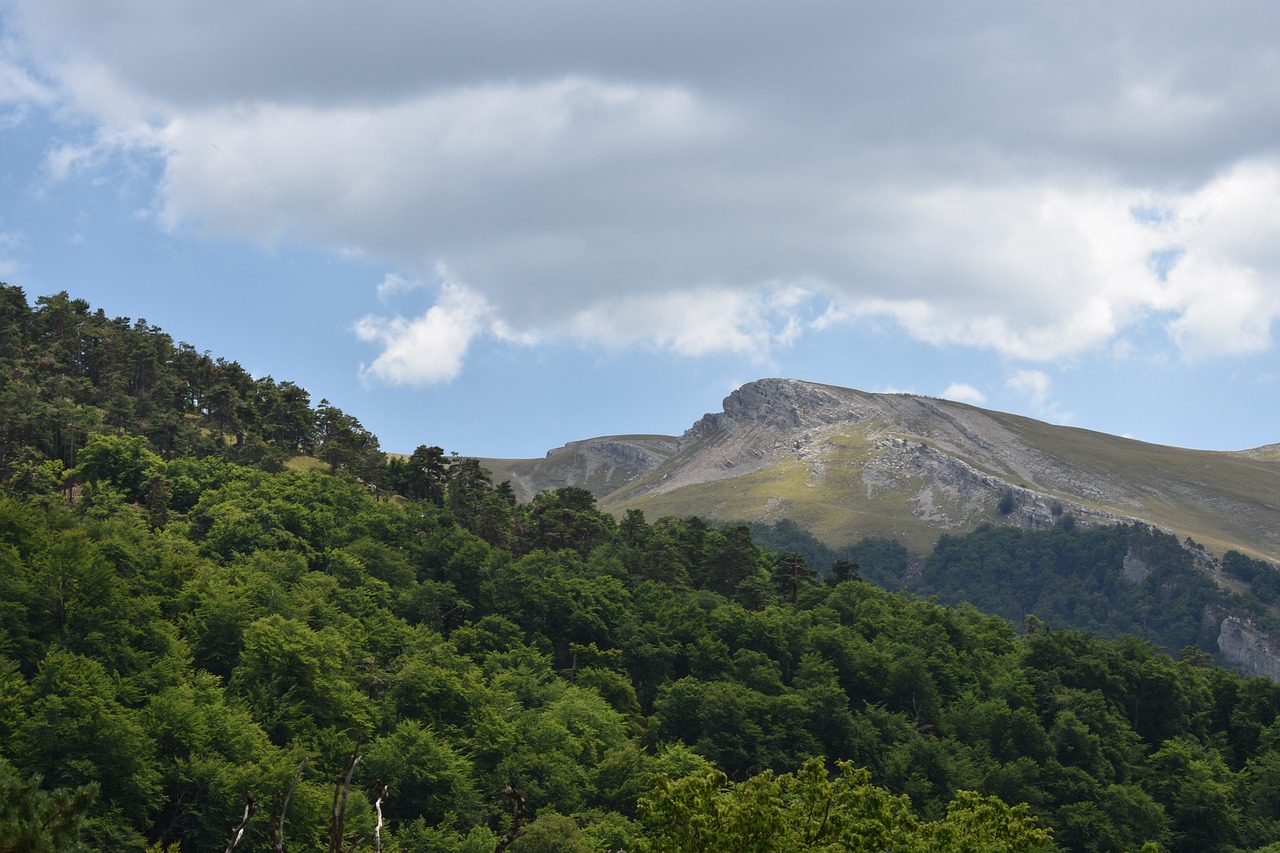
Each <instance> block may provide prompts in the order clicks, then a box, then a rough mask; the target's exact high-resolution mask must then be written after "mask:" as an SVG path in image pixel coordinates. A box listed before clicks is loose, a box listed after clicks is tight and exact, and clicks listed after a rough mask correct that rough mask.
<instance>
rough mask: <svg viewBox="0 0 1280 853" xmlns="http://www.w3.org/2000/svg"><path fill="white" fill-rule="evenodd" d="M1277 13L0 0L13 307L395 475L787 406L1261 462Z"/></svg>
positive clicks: (1175, 4)
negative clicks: (304, 430) (955, 406)
mask: <svg viewBox="0 0 1280 853" xmlns="http://www.w3.org/2000/svg"><path fill="white" fill-rule="evenodd" d="M1277 45H1280V6H1277V5H1276V4H1275V3H1274V2H1271V0H1258V1H1257V2H1255V1H1254V0H1238V2H1230V3H1226V4H1207V3H1203V2H1183V1H1182V0H1160V2H1154V0H1151V1H1150V2H1147V0H1134V1H1133V2H1126V3H1115V2H1113V0H1108V2H1100V0H1099V2H1095V1H1094V0H1080V2H1076V3H1025V2H1016V3H1015V2H997V0H974V2H969V3H955V2H951V1H950V0H918V2H917V0H903V2H898V3H871V2H862V0H838V2H820V1H815V2H809V0H800V2H796V3H788V4H766V3H742V2H736V0H735V2H725V0H706V2H702V3H698V4H691V3H687V2H678V3H677V2H669V1H668V0H648V2H645V3H622V2H616V0H548V2H528V0H525V1H524V2H499V0H471V2H468V3H456V2H455V3H441V2H435V1H434V0H368V2H364V3H360V4H354V3H350V2H333V0H306V2H302V0H254V2H252V3H247V2H244V3H241V2H232V3H228V2H227V0H217V2H214V0H184V2H181V3H175V2H156V0H113V2H111V3H102V2H100V0H0V280H2V281H5V282H7V283H9V284H12V285H18V286H21V287H22V288H23V289H24V290H25V291H26V293H27V296H28V299H29V300H31V301H34V299H35V298H36V297H37V296H39V295H44V294H52V293H57V292H59V291H63V290H65V291H68V292H69V293H71V294H72V295H73V296H77V297H80V298H84V299H87V300H88V301H89V302H90V303H91V304H92V306H93V307H94V308H95V309H96V308H102V309H103V310H105V311H106V312H107V313H108V314H109V315H111V316H128V317H132V318H135V319H137V318H145V319H146V320H147V321H148V322H150V323H152V324H154V325H157V326H159V327H161V328H162V329H164V330H165V331H166V332H168V333H169V334H171V335H172V336H173V337H174V338H175V339H176V340H181V341H185V342H187V343H190V344H192V345H194V346H195V347H196V348H197V349H200V350H208V351H210V353H211V354H212V355H214V356H221V357H225V358H228V359H231V360H235V361H238V362H240V363H241V364H242V365H243V366H244V367H245V368H246V369H247V370H249V371H250V372H252V373H253V374H254V375H256V376H266V375H270V376H273V377H274V378H276V379H277V380H280V381H283V380H289V381H293V382H296V383H298V384H299V385H302V386H304V387H306V388H307V389H308V390H309V391H310V393H311V395H312V400H313V401H314V402H319V401H320V400H321V399H322V398H324V399H328V400H329V401H330V402H331V403H333V404H334V405H337V406H339V407H340V408H342V409H343V410H344V411H346V412H348V413H350V414H352V415H354V416H355V417H357V418H358V419H359V420H360V421H361V422H362V423H363V424H364V425H365V426H366V427H367V428H369V429H370V430H372V431H373V432H374V433H376V434H377V435H378V436H379V438H380V440H381V443H382V446H383V448H384V449H386V450H390V451H396V452H410V451H412V450H413V448H415V447H416V446H418V445H420V444H428V445H431V444H436V445H440V446H442V447H444V448H445V449H446V450H454V451H457V452H459V453H462V454H463V455H475V456H490V457H534V456H541V455H543V454H544V453H545V452H546V451H547V450H549V449H551V448H554V447H557V446H559V445H562V444H564V443H565V442H567V441H572V440H576V439H581V438H588V437H592V436H598V435H609V434H625V433H660V434H676V435H678V434H679V433H681V432H683V431H684V430H685V429H686V428H688V427H689V426H690V425H692V423H693V422H694V421H696V420H697V419H698V418H699V417H700V416H701V415H702V414H703V413H704V412H708V411H719V409H720V404H721V400H722V399H723V397H724V396H725V395H726V394H728V393H729V392H730V391H732V390H733V389H734V388H735V387H737V386H739V385H741V384H742V383H744V382H748V381H751V380H753V379H758V378H762V377H767V376H785V377H791V378H797V379H806V380H812V381H816V382H824V383H828V384H833V385H840V386H844V387H850V388H858V389H861V390H864V391H901V392H910V393H917V394H927V395H931V396H938V397H947V398H950V399H954V400H958V401H961V402H967V403H973V404H976V405H981V406H983V407H985V408H990V409H996V410H1000V411H1007V412H1014V413H1017V414H1023V415H1028V416H1031V417H1035V418H1039V419H1041V420H1046V421H1050V422H1053V423H1060V424H1067V425H1071V426H1077V427H1082V428H1087V429H1093V430H1099V431H1103V432H1108V433H1113V434H1116V435H1127V436H1131V437H1133V438H1137V439H1141V440H1144V441H1151V442H1156V443H1160V444H1170V445H1177V446H1183V447H1196V448H1202V449H1212V450H1234V449H1244V448H1249V447H1255V446H1259V445H1263V444H1269V443H1274V442H1280V351H1278V350H1277V343H1276V333H1277V326H1278V324H1277V317H1280V48H1278V47H1277Z"/></svg>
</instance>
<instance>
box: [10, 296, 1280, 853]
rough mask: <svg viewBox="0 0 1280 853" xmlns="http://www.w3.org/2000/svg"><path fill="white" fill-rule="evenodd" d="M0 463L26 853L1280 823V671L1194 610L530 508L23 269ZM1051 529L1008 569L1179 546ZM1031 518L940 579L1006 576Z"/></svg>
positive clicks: (985, 846)
mask: <svg viewBox="0 0 1280 853" xmlns="http://www.w3.org/2000/svg"><path fill="white" fill-rule="evenodd" d="M0 484H2V486H3V493H2V494H0V851H19V850H23V851H26V850H102V851H155V853H174V851H187V853H194V851H204V850H229V849H235V850H241V851H255V850H262V851H266V850H298V851H304V850H305V851H310V850H330V851H337V850H351V849H360V850H385V851H441V853H443V851H468V853H470V851H476V853H479V852H480V851H484V853H488V851H495V853H501V851H503V850H510V851H512V853H522V851H523V853H537V851H565V853H580V851H606V850H608V851H618V850H628V851H655V852H656V851H703V850H705V851H711V850H716V851H723V850H735V851H738V850H741V851H790V850H861V849H868V850H870V849H895V850H921V851H923V850H939V851H941V850H1010V851H1013V850H1018V851H1033V850H1057V849H1061V850H1090V851H1093V850H1097V851H1126V850H1129V851H1138V850H1170V851H1193V850H1195V851H1200V850H1223V851H1230V850H1264V849H1270V850H1273V851H1280V725H1277V722H1276V720H1277V714H1278V713H1280V685H1277V684H1275V683H1273V682H1271V681H1269V680H1265V679H1258V678H1246V677H1243V676H1241V675H1239V674H1237V673H1234V672H1232V671H1230V670H1227V669H1223V668H1220V667H1218V666H1215V665H1213V662H1212V660H1211V658H1210V657H1209V655H1208V654H1206V653H1205V652H1203V651H1201V650H1200V648H1199V647H1198V646H1197V639H1198V637H1197V636H1196V635H1195V633H1194V632H1190V633H1187V634H1186V635H1185V637H1184V636H1182V635H1176V636H1178V637H1179V643H1180V642H1181V640H1182V639H1186V640H1187V643H1186V644H1185V646H1182V645H1170V644H1168V643H1164V642H1153V641H1152V640H1151V639H1147V638H1143V637H1139V636H1135V635H1134V634H1133V633H1129V632H1130V631H1132V630H1133V629H1135V628H1142V627H1143V625H1142V622H1143V619H1144V618H1145V619H1146V620H1147V621H1148V622H1149V621H1150V619H1151V618H1152V617H1151V615H1150V614H1148V616H1147V617H1142V616H1141V615H1140V614H1137V615H1135V616H1134V618H1133V619H1132V620H1130V622H1125V623H1121V622H1118V621H1115V620H1112V621H1111V622H1110V623H1108V622H1107V619H1109V618H1110V617H1108V616H1106V615H1105V613H1104V610H1103V609H1102V608H1101V605H1100V604H1097V603H1096V602H1095V603H1094V604H1092V605H1089V606H1088V607H1087V608H1086V609H1087V610H1088V612H1090V613H1094V616H1095V617H1096V618H1095V621H1096V622H1097V623H1098V624H1097V625H1096V626H1094V627H1096V628H1099V629H1105V630H1106V631H1107V632H1109V633H1110V634H1114V636H1111V637H1110V638H1103V637H1102V636H1100V635H1099V634H1098V633H1094V632H1087V631H1083V630H1075V629H1072V628H1070V627H1066V625H1067V624H1069V623H1066V622H1065V621H1062V620H1060V619H1059V616H1058V612H1057V610H1055V609H1054V608H1055V607H1058V606H1059V605H1057V604H1054V603H1053V602H1055V601H1056V600H1057V599H1060V598H1063V594H1059V593H1054V594H1047V595H1040V594H1038V593H1033V592H1030V591H1029V592H1027V594H1026V597H1025V601H1024V599H1017V600H1016V604H1017V606H1018V607H1019V608H1021V607H1023V606H1026V607H1031V608H1040V607H1046V608H1048V609H1046V610H1044V611H1039V612H1037V611H1036V610H1027V611H1025V613H1023V614H1016V613H1015V614H1007V615H1009V616H1011V617H1012V618H1015V619H1017V620H1018V621H1017V624H1016V627H1015V622H1013V621H1010V618H1002V616H1000V615H987V614H985V613H983V612H981V611H980V610H979V609H978V608H977V607H975V606H973V605H972V604H969V603H965V602H962V601H960V600H959V599H958V598H957V599H956V600H955V601H954V602H945V601H943V600H942V599H941V597H939V598H938V599H930V598H923V597H920V596H918V595H914V594H911V593H909V592H903V591H900V590H894V591H890V590H886V589H884V588H882V587H881V586H877V585H874V584H872V583H869V582H867V581H868V580H871V579H878V575H876V572H878V571H882V570H883V571H888V569H885V568H884V567H885V566H889V565H891V564H892V563H893V561H894V560H896V559H897V557H896V556H895V555H896V554H898V552H897V551H896V550H895V548H894V547H893V545H894V543H890V542H883V541H881V542H868V543H864V544H863V546H862V547H863V550H862V551H861V552H858V553H860V554H862V557H863V558H864V559H865V560H866V564H867V569H866V573H865V575H864V570H863V566H862V564H861V562H860V561H859V559H858V558H857V554H852V553H851V554H848V555H844V556H836V557H833V559H832V560H831V561H830V562H827V563H826V564H823V563H822V562H819V561H818V558H816V557H814V556H813V554H812V553H810V554H809V555H808V556H806V554H805V553H803V552H802V550H798V549H788V548H785V547H783V548H775V547H763V546H762V544H761V543H763V542H766V541H768V540H769V536H770V535H771V534H770V532H769V531H753V528H752V527H750V526H748V525H742V524H727V525H721V524H711V523H709V522H706V521H704V520H702V519H699V518H696V517H690V518H658V519H647V518H645V517H644V516H643V515H642V514H641V513H639V512H636V511H632V512H630V513H628V514H626V515H625V516H624V517H622V518H614V517H613V516H611V515H609V514H607V513H604V512H602V511H600V510H599V509H598V508H597V507H596V505H595V501H594V499H593V498H592V496H591V494H590V493H588V492H586V491H584V490H581V489H577V488H572V487H569V488H562V489H559V490H556V491H554V492H544V493H542V494H539V495H537V496H536V497H534V498H533V499H532V500H531V501H529V502H528V503H520V502H518V501H516V500H515V498H514V495H513V493H512V491H511V489H510V488H509V486H506V485H505V484H502V483H497V484H495V483H493V482H492V480H491V478H490V476H489V474H488V472H486V471H485V470H484V469H483V468H482V467H481V466H480V465H479V464H478V463H477V462H476V461H475V460H472V459H468V458H464V457H459V456H457V455H453V454H448V453H445V451H443V450H442V449H441V448H438V447H433V446H428V445H426V444H424V445H423V446H421V447H419V448H418V450H417V451H416V452H415V453H414V454H412V455H411V456H409V457H405V458H400V457H388V456H387V455H386V454H384V453H382V451H381V450H380V449H379V446H378V442H377V439H376V438H375V437H374V436H372V435H371V434H370V433H368V432H367V431H366V430H364V429H363V427H362V426H361V425H360V424H359V422H358V420H356V419H355V418H353V417H351V416H350V415H347V414H345V413H343V412H341V411H339V410H337V409H336V408H334V407H332V406H330V405H329V404H328V403H327V402H324V401H322V402H321V403H319V404H317V405H314V406H313V405H312V404H311V402H310V398H309V396H308V394H307V392H305V391H304V390H302V389H300V388H297V387H296V386H294V385H292V384H290V383H288V382H276V381H275V380H273V379H271V378H269V377H268V378H265V379H255V378H253V377H250V376H249V375H248V374H247V373H246V372H245V371H244V370H243V369H241V368H240V367H239V366H238V365H237V364H236V363H235V362H228V361H225V360H223V359H220V358H212V357H210V356H209V355H208V354H207V353H198V352H197V351H196V350H195V349H194V348H192V347H190V346H188V345H186V344H175V343H174V342H173V341H172V340H171V339H169V338H168V337H167V336H166V335H164V334H163V332H161V331H160V330H158V329H156V328H155V327H152V326H150V325H148V324H147V323H146V322H145V321H141V320H139V321H137V322H133V321H130V320H128V319H124V318H114V319H109V318H107V317H106V316H105V315H104V314H103V313H102V312H101V311H98V312H93V311H92V310H91V309H90V307H89V306H88V305H87V304H85V303H84V302H83V301H80V300H75V299H72V298H70V297H68V296H67V295H66V294H59V295H57V296H53V297H41V298H39V299H37V300H36V302H35V303H34V304H33V305H32V304H28V303H27V301H26V297H25V295H24V294H23V293H22V291H21V290H20V289H18V288H10V287H4V288H0ZM1060 528H1061V529H1059V530H1057V531H1056V532H1055V531H1049V532H1045V534H1044V535H1046V536H1050V537H1052V536H1055V535H1056V536H1057V537H1058V539H1057V540H1050V541H1048V542H1047V544H1046V543H1038V544H1036V543H1032V544H1028V542H1029V540H1028V541H1024V540H1022V539H1017V540H1016V542H1015V543H1014V545H1009V544H1008V543H1006V545H1007V547H1004V548H1003V550H1001V551H1000V553H1014V554H1015V556H1016V555H1019V554H1020V555H1021V556H1016V560H1015V563H1016V565H1015V566H1013V567H1012V569H1010V571H1013V569H1017V568H1018V567H1019V566H1023V565H1024V564H1034V565H1039V564H1040V563H1044V564H1045V565H1046V566H1048V565H1052V566H1054V567H1057V568H1055V571H1058V572H1059V574H1061V573H1062V570H1061V569H1060V564H1059V563H1055V562H1053V560H1054V559H1056V557H1055V555H1060V554H1062V553H1066V552H1067V551H1070V550H1072V549H1077V550H1079V549H1085V550H1089V551H1090V552H1091V553H1095V554H1096V555H1098V562H1097V565H1099V566H1101V565H1112V564H1113V563H1114V560H1115V559H1121V558H1122V557H1123V554H1127V553H1129V552H1130V551H1131V550H1132V549H1133V548H1135V547H1137V548H1138V549H1139V551H1140V552H1141V553H1143V554H1146V555H1147V556H1148V558H1149V559H1150V561H1151V562H1152V564H1153V565H1156V566H1157V567H1156V569H1155V570H1154V572H1153V574H1152V575H1151V577H1156V576H1157V575H1159V572H1160V571H1176V570H1177V566H1173V567H1172V568H1168V569H1163V568H1160V566H1161V565H1164V564H1163V563H1161V560H1165V559H1166V558H1167V559H1168V560H1174V558H1173V557H1172V556H1170V555H1172V553H1173V552H1172V551H1170V552H1169V554H1167V555H1165V557H1161V556H1160V554H1162V553H1163V551H1162V549H1163V548H1165V547H1166V545H1167V543H1165V542H1164V541H1163V540H1161V539H1160V537H1159V535H1157V534H1155V533H1153V532H1151V531H1146V530H1142V529H1133V528H1127V527H1122V528H1114V529H1106V528H1104V529H1102V530H1100V531H1097V532H1090V533H1088V536H1085V535H1084V532H1081V531H1074V530H1072V529H1071V526H1070V524H1069V523H1068V522H1065V521H1064V523H1063V524H1061V525H1060ZM784 532H785V531H784ZM753 533H755V534H758V535H759V536H760V542H757V539H756V535H753ZM772 533H773V534H776V533H777V531H772ZM1005 535H1006V534H1005V533H1003V532H1001V531H1000V530H998V529H993V530H986V531H978V532H977V533H975V534H972V535H971V536H972V538H971V537H951V538H948V539H946V540H944V541H942V542H940V543H939V548H938V551H937V553H940V554H943V555H944V556H945V555H947V554H950V555H952V557H953V559H947V560H944V559H943V558H942V557H939V558H938V562H937V563H935V564H934V565H933V566H932V567H930V566H926V568H925V570H924V575H925V576H926V577H932V578H933V579H934V582H936V583H937V584H938V585H939V587H943V586H945V587H947V588H951V589H955V590H965V591H966V594H969V595H977V594H978V593H977V592H975V588H974V587H975V582H976V579H977V578H976V576H975V575H974V574H973V572H977V571H980V569H978V568H973V567H972V565H971V564H973V563H974V561H975V560H976V561H977V562H978V563H981V561H982V560H983V559H986V558H987V557H986V556H984V555H990V554H994V553H996V550H994V549H993V548H992V547H986V546H984V542H986V540H984V539H983V537H987V538H988V539H990V538H992V537H1000V536H1005ZM1089 537H1096V538H1089ZM1135 543H1136V544H1135ZM989 544H990V543H987V545H989ZM1174 544H1175V545H1176V543H1174ZM1015 545H1016V547H1015ZM1019 548H1021V549H1023V550H1022V551H1021V552H1020V551H1019ZM1142 549H1145V550H1142ZM1033 552H1034V553H1033ZM974 555H977V556H974ZM1037 555H1039V556H1037ZM1046 555H1047V556H1046ZM1108 555H1109V556H1108ZM1051 558H1052V559H1051ZM993 559H994V558H993ZM1000 559H1005V558H1004V557H1001V558H1000ZM1019 561H1020V562H1019ZM1046 561H1047V562H1046ZM1108 561H1110V562H1108ZM1062 565H1065V564H1062ZM1073 565H1074V564H1073ZM1170 565H1171V566H1172V563H1170ZM966 566H968V567H969V568H966ZM1270 570H1271V569H1270V568H1269V567H1268V566H1266V565H1265V564H1260V565H1255V564H1254V563H1253V562H1250V561H1249V560H1248V558H1244V557H1242V556H1240V555H1237V558H1232V560H1231V571H1232V572H1235V573H1237V574H1249V573H1251V572H1252V575H1251V577H1254V576H1257V577H1265V576H1266V572H1267V571H1270ZM1031 574H1032V573H1031V570H1029V569H1028V570H1027V571H1026V572H1024V573H1023V575H1026V576H1027V577H1030V576H1031ZM1095 574H1096V573H1095ZM1095 574H1090V575H1089V578H1090V579H1092V580H1091V581H1090V582H1094V581H1096V582H1097V584H1098V595H1100V596H1102V598H1103V599H1105V600H1106V601H1108V602H1121V603H1122V597H1123V596H1124V595H1128V594H1132V595H1133V596H1134V599H1133V600H1134V601H1137V602H1139V603H1141V602H1143V601H1148V602H1149V603H1150V606H1151V609H1152V610H1153V611H1160V610H1162V609H1164V610H1169V609H1173V605H1172V603H1171V602H1170V601H1167V600H1163V599H1160V598H1159V597H1158V596H1159V595H1160V594H1161V593H1160V590H1161V589H1162V587H1161V586H1160V584H1159V583H1157V584H1155V585H1154V586H1151V587H1149V588H1144V587H1141V584H1138V588H1137V589H1136V591H1130V592H1126V591H1125V590H1123V589H1121V588H1120V586H1119V585H1120V584H1122V583H1124V581H1123V580H1119V581H1117V580H1115V579H1114V578H1111V579H1108V577H1109V576H1105V574H1096V576H1095ZM1023 575H1019V574H1018V573H1017V572H1016V571H1014V572H1013V576H1014V577H1022V576H1023ZM864 577H865V578H866V579H864ZM1108 596H1110V597H1108ZM1143 596H1146V598H1145V599H1144V598H1143ZM1152 596H1156V598H1154V599H1153V598H1151V597H1152ZM1001 600H1007V596H1005V597H1002V599H1001ZM987 606H988V605H987V604H986V603H984V604H983V607H987ZM1063 606H1066V605H1063ZM1126 606H1127V605H1126ZM1095 611H1096V613H1095ZM1026 613H1033V614H1036V615H1037V618H1035V619H1029V618H1028V619H1023V618H1021V617H1022V616H1024V615H1025V614H1026ZM1040 613H1048V614H1049V615H1048V616H1044V615H1039V614H1040ZM1091 618H1092V617H1091ZM1172 624H1174V625H1175V626H1176V625H1178V624H1181V623H1179V622H1178V621H1177V620H1176V619H1174V620H1172ZM1188 630H1189V629H1188ZM1164 647H1169V648H1176V655H1175V656H1171V655H1169V654H1167V653H1166V651H1164V650H1163V648H1164Z"/></svg>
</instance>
